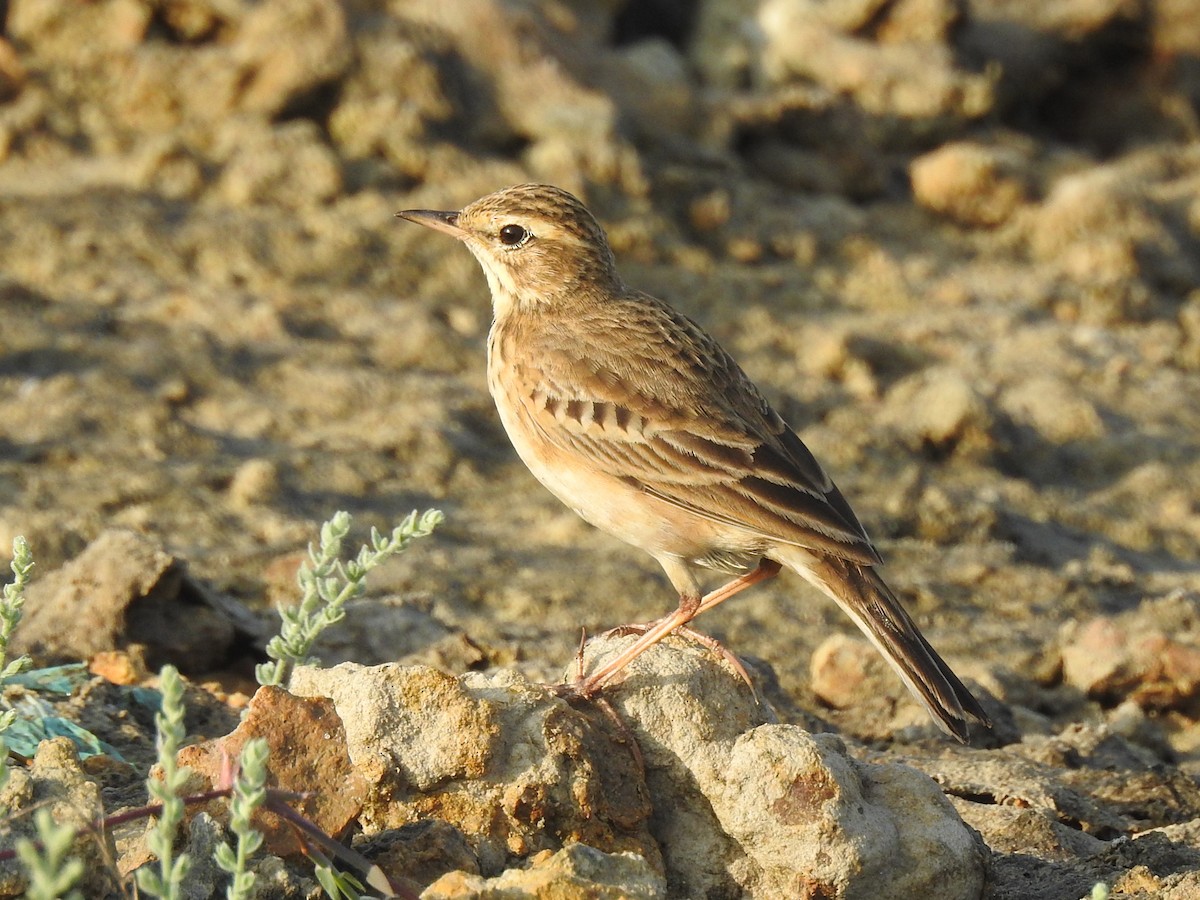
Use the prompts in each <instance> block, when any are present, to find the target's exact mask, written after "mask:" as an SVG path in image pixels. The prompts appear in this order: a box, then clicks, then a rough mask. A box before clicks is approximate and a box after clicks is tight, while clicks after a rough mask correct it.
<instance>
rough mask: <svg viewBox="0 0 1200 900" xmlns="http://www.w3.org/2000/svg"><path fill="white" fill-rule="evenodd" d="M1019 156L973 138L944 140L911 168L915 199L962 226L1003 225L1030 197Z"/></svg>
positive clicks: (917, 160)
mask: <svg viewBox="0 0 1200 900" xmlns="http://www.w3.org/2000/svg"><path fill="white" fill-rule="evenodd" d="M1021 170H1022V166H1021V161H1020V160H1019V159H1017V158H1015V154H1012V153H1007V154H1006V153H1004V152H1003V151H1002V150H999V149H997V148H994V147H989V146H986V145H983V144H976V143H972V142H968V141H959V142H952V143H949V144H943V145H942V146H941V147H939V148H938V149H937V150H934V151H932V152H931V153H926V154H925V155H924V156H919V157H917V158H916V159H915V160H913V161H912V164H911V165H910V166H909V177H910V179H911V180H912V188H913V197H914V199H915V200H916V201H917V203H919V204H920V205H921V206H923V207H925V208H926V209H928V210H930V211H931V212H935V213H938V214H939V215H943V216H946V217H947V218H949V219H952V220H953V221H955V222H958V223H959V224H960V225H968V226H975V225H979V226H985V227H991V226H995V225H1000V224H1001V223H1003V222H1005V221H1007V220H1008V219H1009V218H1011V217H1012V214H1013V213H1014V212H1016V210H1017V209H1018V208H1019V207H1020V206H1021V205H1022V204H1023V203H1024V202H1025V201H1026V199H1027V197H1028V194H1029V188H1028V185H1027V184H1026V183H1025V179H1024V178H1023V177H1022V171H1021Z"/></svg>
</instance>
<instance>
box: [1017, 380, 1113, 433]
mask: <svg viewBox="0 0 1200 900" xmlns="http://www.w3.org/2000/svg"><path fill="white" fill-rule="evenodd" d="M1000 407H1001V409H1003V410H1004V412H1006V413H1007V414H1008V415H1009V416H1010V417H1011V418H1012V420H1013V421H1014V422H1016V423H1017V424H1018V425H1024V426H1026V427H1030V428H1033V429H1034V431H1035V432H1036V433H1037V434H1038V435H1039V436H1040V437H1041V438H1042V439H1043V440H1045V441H1046V442H1048V443H1050V444H1058V445H1061V444H1067V443H1070V442H1072V441H1089V440H1095V439H1096V438H1099V437H1101V436H1102V435H1104V433H1105V427H1104V421H1103V420H1102V419H1101V418H1100V413H1099V412H1098V411H1097V410H1096V407H1095V406H1094V405H1093V404H1092V402H1091V401H1090V400H1088V399H1087V397H1086V396H1084V394H1083V392H1082V390H1081V389H1080V386H1079V385H1077V384H1073V383H1070V382H1068V381H1066V380H1064V379H1061V378H1057V377H1054V376H1049V375H1040V376H1039V375H1033V376H1031V377H1028V378H1023V379H1022V380H1021V381H1020V382H1019V383H1017V384H1014V385H1012V386H1011V387H1008V388H1006V389H1005V390H1004V391H1003V392H1002V393H1001V394H1000Z"/></svg>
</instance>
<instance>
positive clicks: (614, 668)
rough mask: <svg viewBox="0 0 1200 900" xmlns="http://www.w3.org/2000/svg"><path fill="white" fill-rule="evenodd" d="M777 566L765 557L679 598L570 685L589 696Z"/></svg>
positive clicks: (764, 577)
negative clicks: (705, 591)
mask: <svg viewBox="0 0 1200 900" xmlns="http://www.w3.org/2000/svg"><path fill="white" fill-rule="evenodd" d="M779 569H780V565H779V563H777V562H775V561H774V560H772V559H764V560H763V561H762V562H760V563H759V565H758V568H756V569H755V570H754V571H753V572H747V573H746V574H745V575H740V576H738V577H737V578H735V579H733V581H731V582H729V583H728V584H726V585H724V586H723V587H719V588H717V589H716V590H715V591H712V592H711V593H709V594H706V595H705V596H704V597H702V598H701V597H680V598H679V607H678V609H676V610H675V612H673V613H671V614H670V615H669V616H665V617H663V618H661V619H659V620H658V621H657V622H652V623H651V624H650V625H649V627H648V628H647V629H646V632H645V633H644V634H643V635H642V636H641V637H640V638H638V639H637V640H636V641H634V642H633V643H632V644H630V645H629V647H628V648H626V650H625V651H624V652H623V653H621V654H620V655H619V656H617V657H616V658H615V659H612V660H610V661H609V662H607V663H606V664H605V665H603V666H601V667H600V669H599V670H598V671H596V672H594V673H593V674H591V675H589V676H588V677H587V678H582V679H580V680H579V681H577V682H576V683H575V684H574V685H573V686H572V687H573V688H574V689H575V691H576V692H577V693H578V694H580V695H581V696H584V697H590V696H592V695H593V694H595V693H596V692H597V691H599V690H601V689H602V688H603V687H604V685H606V684H607V683H608V682H609V681H611V680H612V679H613V677H614V676H615V675H616V674H617V673H618V672H620V671H621V670H622V669H624V668H625V667H626V666H627V665H629V664H630V663H631V662H633V661H634V660H635V659H637V658H638V657H639V656H641V655H642V654H643V653H645V652H646V651H647V650H649V649H650V648H651V647H653V646H654V645H655V644H657V643H658V642H659V641H661V640H662V639H663V638H665V637H666V636H667V635H668V634H670V633H671V632H672V631H675V630H676V629H677V628H680V627H681V626H684V625H686V624H687V623H688V622H690V621H692V619H694V618H696V616H698V615H700V613H702V612H704V611H705V610H708V609H712V608H713V607H714V606H717V605H718V604H720V603H723V602H724V601H726V600H728V599H729V598H730V597H732V596H733V595H734V594H737V593H739V592H741V591H744V590H745V589H746V588H748V587H750V586H751V585H752V584H757V583H758V582H760V581H764V580H766V579H768V578H772V577H774V576H775V575H777V574H778V573H779Z"/></svg>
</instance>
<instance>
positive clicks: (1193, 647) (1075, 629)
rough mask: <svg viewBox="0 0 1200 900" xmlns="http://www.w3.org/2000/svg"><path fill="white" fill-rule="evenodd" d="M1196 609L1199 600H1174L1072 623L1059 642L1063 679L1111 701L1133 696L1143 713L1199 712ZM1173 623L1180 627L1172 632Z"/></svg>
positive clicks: (1199, 643) (1199, 655) (1199, 649)
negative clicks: (1157, 711) (1171, 624)
mask: <svg viewBox="0 0 1200 900" xmlns="http://www.w3.org/2000/svg"><path fill="white" fill-rule="evenodd" d="M1181 607H1182V610H1181V609H1180V608H1181ZM1189 611H1190V613H1189ZM1197 611H1200V604H1197V602H1196V601H1195V600H1194V599H1191V600H1189V599H1187V598H1183V597H1171V598H1166V599H1164V600H1162V601H1158V602H1153V603H1146V604H1143V605H1142V606H1141V607H1139V608H1137V609H1135V610H1132V611H1130V612H1128V613H1123V614H1121V615H1120V616H1115V617H1113V616H1098V617H1096V618H1094V619H1092V620H1090V621H1088V622H1083V623H1075V622H1071V623H1068V624H1067V625H1066V626H1064V628H1063V631H1062V634H1061V636H1060V638H1059V641H1060V644H1061V647H1062V660H1063V678H1064V679H1065V680H1066V682H1067V683H1068V684H1070V685H1073V686H1074V687H1077V688H1079V689H1080V690H1081V691H1083V692H1084V693H1086V694H1087V695H1088V696H1090V697H1095V698H1098V699H1101V700H1104V701H1106V702H1110V703H1115V702H1116V701H1118V700H1120V699H1123V698H1126V697H1128V698H1129V699H1132V700H1133V701H1134V702H1136V703H1137V704H1138V705H1139V706H1141V707H1142V708H1144V709H1157V710H1166V709H1193V711H1194V704H1195V703H1196V701H1197V700H1198V699H1200V632H1198V631H1197V629H1196V627H1195V626H1194V624H1191V623H1194V622H1195V619H1194V618H1193V617H1194V616H1195V615H1196V613H1197ZM1172 620H1174V621H1175V622H1177V623H1179V625H1178V627H1177V628H1170V626H1169V623H1170V622H1171V621H1172Z"/></svg>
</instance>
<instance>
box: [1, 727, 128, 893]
mask: <svg viewBox="0 0 1200 900" xmlns="http://www.w3.org/2000/svg"><path fill="white" fill-rule="evenodd" d="M5 764H6V765H7V763H5ZM0 808H2V809H4V811H5V821H4V828H3V834H0V846H3V847H5V848H9V847H13V846H14V845H15V843H16V841H17V839H18V838H21V837H24V838H29V839H31V840H36V839H37V835H36V831H35V829H34V824H33V815H32V814H33V811H34V809H38V808H47V809H49V810H50V813H51V815H52V816H53V817H54V822H55V824H56V825H59V826H62V827H69V828H74V829H75V830H76V833H77V834H78V837H77V838H76V840H75V844H74V845H73V847H72V850H71V854H72V855H73V856H74V857H75V858H77V859H80V860H82V861H83V863H84V874H83V878H82V880H81V881H80V882H79V883H78V884H77V885H76V887H77V888H78V889H79V890H80V891H82V893H83V895H84V896H87V897H105V896H109V895H110V894H109V892H110V891H117V890H118V885H117V883H116V877H115V876H116V873H115V872H114V871H113V869H112V866H111V860H112V859H114V858H115V856H116V850H115V847H114V845H113V839H112V834H111V833H109V832H108V831H92V830H91V829H92V825H93V824H94V823H95V822H97V821H99V820H100V819H102V818H103V817H104V804H103V799H102V797H101V792H100V785H99V784H97V783H96V782H95V781H93V780H92V779H91V778H89V777H88V776H87V775H85V774H84V772H83V770H82V769H81V768H80V766H79V757H78V756H76V754H75V747H74V745H73V744H72V743H71V741H70V740H69V739H68V738H65V737H61V738H54V739H52V740H48V741H42V743H41V744H40V745H39V746H38V750H37V754H36V755H35V756H34V758H33V760H32V762H31V764H30V766H29V769H28V771H26V770H25V769H21V768H14V769H10V770H9V777H8V781H7V783H6V784H5V785H4V787H3V788H0ZM25 887H26V877H25V874H24V871H23V868H22V866H21V865H20V864H19V863H17V862H16V861H15V860H9V861H7V862H3V863H0V897H23V896H25Z"/></svg>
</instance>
